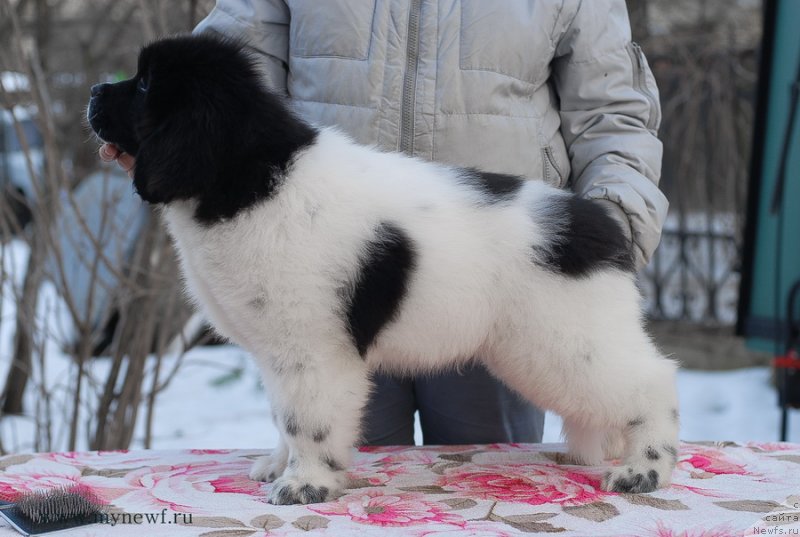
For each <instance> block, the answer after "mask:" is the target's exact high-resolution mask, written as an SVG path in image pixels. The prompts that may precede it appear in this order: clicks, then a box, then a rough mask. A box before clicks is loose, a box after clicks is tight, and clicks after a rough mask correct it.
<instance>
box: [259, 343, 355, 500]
mask: <svg viewBox="0 0 800 537" xmlns="http://www.w3.org/2000/svg"><path fill="white" fill-rule="evenodd" d="M270 376H271V377H272V378H271V381H270V382H269V384H268V387H267V388H268V390H270V392H271V394H270V395H271V397H270V399H271V401H272V405H273V409H274V411H275V414H276V422H277V424H278V428H279V429H280V431H281V436H282V439H283V441H284V442H285V446H286V448H285V456H286V466H285V470H284V471H283V474H282V475H280V476H278V477H277V478H276V479H275V480H274V481H273V483H272V488H271V490H270V492H269V495H268V500H269V502H270V503H273V504H278V505H287V504H298V503H301V504H307V503H319V502H324V501H327V500H329V499H331V498H333V497H335V496H336V494H337V493H338V492H339V490H340V489H341V488H342V487H343V486H344V484H345V480H346V475H345V469H346V468H347V467H348V466H349V464H350V461H351V458H352V449H353V446H354V445H355V443H356V441H357V440H358V435H359V428H360V420H361V412H362V408H363V406H364V404H365V403H366V400H367V394H368V390H369V381H368V378H367V368H366V365H365V364H364V362H363V360H361V358H360V357H359V356H358V355H357V354H355V353H354V354H353V355H349V354H348V355H347V356H342V355H341V353H340V354H339V355H333V356H331V355H329V356H325V357H322V356H312V355H306V356H299V357H298V356H293V357H292V362H291V363H283V364H282V365H281V367H279V368H274V367H273V371H272V373H271V374H270ZM278 453H281V451H280V449H279V450H278ZM277 462H278V461H270V462H269V463H266V462H264V463H262V462H261V461H260V460H259V461H257V462H256V465H255V466H254V468H253V472H252V474H260V473H261V472H259V470H260V469H261V466H265V465H272V466H271V468H270V471H273V470H275V471H276V470H278V468H279V465H278V464H277ZM257 477H259V476H257ZM266 477H269V475H267V476H266Z"/></svg>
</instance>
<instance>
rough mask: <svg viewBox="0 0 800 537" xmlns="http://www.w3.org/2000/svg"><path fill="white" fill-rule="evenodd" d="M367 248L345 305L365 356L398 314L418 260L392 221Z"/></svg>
mask: <svg viewBox="0 0 800 537" xmlns="http://www.w3.org/2000/svg"><path fill="white" fill-rule="evenodd" d="M364 252H365V253H364V255H363V257H362V259H361V263H360V267H359V271H358V275H357V276H356V280H355V281H354V282H352V283H351V284H350V286H349V289H348V292H346V293H345V308H344V312H345V316H346V323H347V329H348V331H349V332H350V335H351V336H352V338H353V342H354V343H355V346H356V348H357V349H358V353H359V354H360V355H361V357H362V358H363V357H364V355H365V354H366V352H367V349H368V348H369V346H370V345H371V344H372V342H373V341H374V340H375V338H376V337H377V335H378V333H379V332H380V331H381V329H382V328H383V327H384V326H386V324H387V323H389V322H390V321H392V319H394V318H395V316H396V315H397V312H398V311H399V309H400V304H401V302H402V301H403V297H404V296H405V295H406V291H407V289H408V281H409V278H410V275H411V271H412V270H414V266H415V263H416V260H415V252H414V248H413V245H412V243H411V240H410V239H409V237H408V236H407V235H406V234H405V232H404V231H403V230H402V229H400V228H398V227H397V226H395V225H394V224H392V223H389V222H383V223H381V224H380V225H379V226H378V228H377V230H376V233H375V237H374V238H373V239H372V240H370V241H369V242H368V243H367V244H366V245H365V247H364Z"/></svg>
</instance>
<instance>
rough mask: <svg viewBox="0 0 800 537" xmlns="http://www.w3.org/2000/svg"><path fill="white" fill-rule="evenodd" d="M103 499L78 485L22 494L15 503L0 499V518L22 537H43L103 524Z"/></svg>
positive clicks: (87, 488)
mask: <svg viewBox="0 0 800 537" xmlns="http://www.w3.org/2000/svg"><path fill="white" fill-rule="evenodd" d="M103 513H104V505H103V502H102V500H100V498H98V497H97V495H96V494H95V493H94V492H92V490H91V489H90V488H89V487H86V486H81V485H75V486H72V487H57V488H52V489H48V490H41V491H36V492H29V493H25V494H22V495H20V497H19V498H17V499H16V501H14V502H8V501H5V500H1V499H0V517H2V518H4V519H6V520H7V521H8V522H9V523H10V524H11V526H12V527H13V528H14V529H15V530H17V531H18V532H20V533H21V534H22V535H41V534H43V533H52V532H54V531H61V530H66V529H70V528H76V527H78V526H85V525H87V524H93V523H95V522H99V521H100V520H101V518H102V514H103Z"/></svg>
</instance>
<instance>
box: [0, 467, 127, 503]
mask: <svg viewBox="0 0 800 537" xmlns="http://www.w3.org/2000/svg"><path fill="white" fill-rule="evenodd" d="M73 487H79V488H83V489H87V490H91V492H92V493H93V494H94V495H95V496H97V498H98V499H99V500H100V501H101V502H103V503H106V504H107V503H111V502H112V501H113V500H115V499H117V498H119V497H120V496H122V495H124V494H126V493H128V492H129V491H130V487H129V486H127V484H126V483H125V482H124V481H123V480H121V479H119V478H107V477H101V476H97V475H94V476H92V475H89V476H84V475H82V474H81V470H80V468H76V467H74V466H70V465H66V464H58V463H55V462H53V461H49V460H38V459H32V460H31V461H28V462H27V463H25V464H20V465H16V466H10V467H8V468H6V470H5V471H4V472H3V473H2V474H0V498H2V499H5V500H7V501H15V500H16V499H17V498H19V496H20V495H21V494H26V493H30V492H36V491H44V490H49V489H55V488H73Z"/></svg>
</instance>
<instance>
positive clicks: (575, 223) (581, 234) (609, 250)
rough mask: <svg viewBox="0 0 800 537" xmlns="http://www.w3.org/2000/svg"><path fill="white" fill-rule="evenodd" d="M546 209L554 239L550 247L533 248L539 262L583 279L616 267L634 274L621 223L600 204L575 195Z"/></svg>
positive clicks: (553, 203) (631, 255) (562, 198)
mask: <svg viewBox="0 0 800 537" xmlns="http://www.w3.org/2000/svg"><path fill="white" fill-rule="evenodd" d="M550 203H551V204H552V205H551V206H550V207H548V212H549V213H550V215H551V221H549V222H545V225H547V226H552V227H553V233H554V234H555V236H554V237H552V239H551V244H550V246H549V248H547V249H543V248H541V247H538V246H535V247H534V248H535V249H536V252H537V253H538V254H539V255H538V256H535V257H536V259H538V261H539V262H540V263H544V265H545V266H546V267H547V268H549V269H551V270H554V271H555V272H558V273H560V274H564V275H565V276H570V277H573V278H582V277H585V276H588V275H589V274H590V273H591V272H592V271H594V270H599V269H604V268H615V269H619V270H622V271H625V272H634V270H635V265H634V262H633V252H632V251H631V244H630V241H628V239H627V238H626V237H625V235H624V234H623V232H622V228H621V227H620V224H619V223H618V222H617V221H616V220H614V218H613V217H612V216H611V215H609V214H608V213H607V212H606V210H605V208H603V207H602V206H601V205H600V204H598V203H596V202H594V201H592V200H588V199H583V198H580V197H578V196H564V197H558V198H555V199H553V200H551V202H550Z"/></svg>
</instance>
